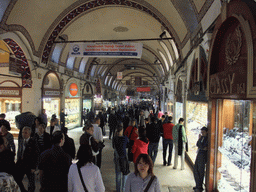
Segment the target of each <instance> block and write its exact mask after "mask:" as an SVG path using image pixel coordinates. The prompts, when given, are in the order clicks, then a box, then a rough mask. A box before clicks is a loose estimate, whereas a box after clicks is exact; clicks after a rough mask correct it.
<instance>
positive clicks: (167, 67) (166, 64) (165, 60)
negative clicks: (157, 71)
mask: <svg viewBox="0 0 256 192" xmlns="http://www.w3.org/2000/svg"><path fill="white" fill-rule="evenodd" d="M159 53H160V55H161V57H162V59H163V60H164V64H165V67H166V70H167V71H169V65H168V62H167V59H166V57H165V56H164V54H163V53H162V52H161V51H159Z"/></svg>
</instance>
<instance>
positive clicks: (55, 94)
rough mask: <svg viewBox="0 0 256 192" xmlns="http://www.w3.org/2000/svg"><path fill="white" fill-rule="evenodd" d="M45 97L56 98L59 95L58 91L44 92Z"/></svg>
mask: <svg viewBox="0 0 256 192" xmlns="http://www.w3.org/2000/svg"><path fill="white" fill-rule="evenodd" d="M44 95H45V96H58V95H60V91H44Z"/></svg>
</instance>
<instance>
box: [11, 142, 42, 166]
mask: <svg viewBox="0 0 256 192" xmlns="http://www.w3.org/2000/svg"><path fill="white" fill-rule="evenodd" d="M23 142H24V139H21V140H20V141H19V146H18V154H17V163H16V165H17V166H19V167H22V168H23V169H36V166H37V161H38V157H39V153H40V152H39V148H38V144H37V142H36V140H35V139H34V138H30V139H29V141H28V143H27V144H26V147H25V151H24V154H23V158H22V149H23Z"/></svg>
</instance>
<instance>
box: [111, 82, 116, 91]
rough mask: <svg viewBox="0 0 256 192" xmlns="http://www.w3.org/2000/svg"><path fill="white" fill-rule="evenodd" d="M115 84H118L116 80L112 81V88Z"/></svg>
mask: <svg viewBox="0 0 256 192" xmlns="http://www.w3.org/2000/svg"><path fill="white" fill-rule="evenodd" d="M115 84H116V80H114V81H113V83H112V89H114V86H115Z"/></svg>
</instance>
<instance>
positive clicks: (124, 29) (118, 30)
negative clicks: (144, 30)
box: [113, 26, 129, 32]
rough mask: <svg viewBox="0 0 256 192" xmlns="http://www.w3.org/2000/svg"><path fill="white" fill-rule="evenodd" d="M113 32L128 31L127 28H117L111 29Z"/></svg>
mask: <svg viewBox="0 0 256 192" xmlns="http://www.w3.org/2000/svg"><path fill="white" fill-rule="evenodd" d="M113 30H114V31H115V32H127V31H129V29H128V28H127V27H122V26H118V27H115V28H114V29H113Z"/></svg>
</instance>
